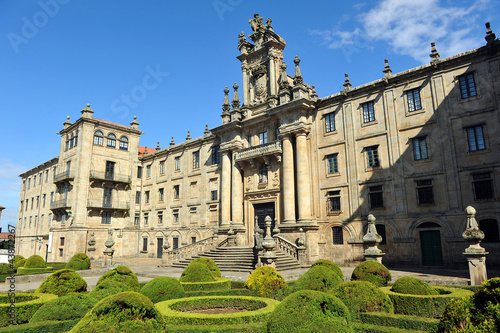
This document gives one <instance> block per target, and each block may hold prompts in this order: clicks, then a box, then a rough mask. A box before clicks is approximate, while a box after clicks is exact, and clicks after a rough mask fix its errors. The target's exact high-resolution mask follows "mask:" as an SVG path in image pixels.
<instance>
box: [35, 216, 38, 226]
mask: <svg viewBox="0 0 500 333" xmlns="http://www.w3.org/2000/svg"><path fill="white" fill-rule="evenodd" d="M37 222H38V215H35V228H36V223H37Z"/></svg>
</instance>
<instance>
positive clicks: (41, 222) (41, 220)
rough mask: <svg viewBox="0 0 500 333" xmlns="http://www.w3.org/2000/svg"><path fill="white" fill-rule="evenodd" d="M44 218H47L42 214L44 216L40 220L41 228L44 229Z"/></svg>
mask: <svg viewBox="0 0 500 333" xmlns="http://www.w3.org/2000/svg"><path fill="white" fill-rule="evenodd" d="M44 217H45V216H44V215H43V214H42V216H41V218H40V227H42V228H43V218H44Z"/></svg>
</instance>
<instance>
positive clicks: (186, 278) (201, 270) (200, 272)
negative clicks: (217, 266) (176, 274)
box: [180, 261, 215, 282]
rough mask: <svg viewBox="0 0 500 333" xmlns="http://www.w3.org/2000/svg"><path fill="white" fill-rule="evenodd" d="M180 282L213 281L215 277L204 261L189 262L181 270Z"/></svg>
mask: <svg viewBox="0 0 500 333" xmlns="http://www.w3.org/2000/svg"><path fill="white" fill-rule="evenodd" d="M180 281H181V282H213V281H215V277H214V276H213V274H212V272H211V271H210V269H209V268H208V266H207V264H205V263H204V262H200V261H197V262H194V261H192V262H191V263H189V265H188V267H186V269H185V270H184V271H183V272H182V274H181V277H180Z"/></svg>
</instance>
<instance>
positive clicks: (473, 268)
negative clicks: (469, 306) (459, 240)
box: [462, 206, 488, 286]
mask: <svg viewBox="0 0 500 333" xmlns="http://www.w3.org/2000/svg"><path fill="white" fill-rule="evenodd" d="M465 212H466V213H467V228H466V229H465V231H464V232H463V233H462V237H463V238H464V239H465V240H466V241H467V243H469V247H468V248H466V249H465V251H464V253H463V254H464V255H465V257H466V258H467V261H468V263H469V273H470V283H471V285H473V286H474V285H481V284H482V283H483V282H484V281H486V280H487V279H488V276H487V273H486V255H487V254H488V252H486V251H485V249H484V248H482V247H481V245H479V243H480V242H481V241H482V240H483V239H484V233H483V232H482V231H481V230H480V229H479V225H478V223H477V221H476V217H475V216H476V210H475V209H474V207H472V206H468V207H467V208H465Z"/></svg>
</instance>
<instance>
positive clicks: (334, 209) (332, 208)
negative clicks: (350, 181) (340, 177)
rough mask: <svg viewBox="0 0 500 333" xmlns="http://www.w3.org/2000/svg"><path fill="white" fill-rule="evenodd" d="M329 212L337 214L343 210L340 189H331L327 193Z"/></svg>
mask: <svg viewBox="0 0 500 333" xmlns="http://www.w3.org/2000/svg"><path fill="white" fill-rule="evenodd" d="M326 203H327V213H328V214H335V213H340V212H341V205H340V191H329V192H328V193H327V202H326Z"/></svg>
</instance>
